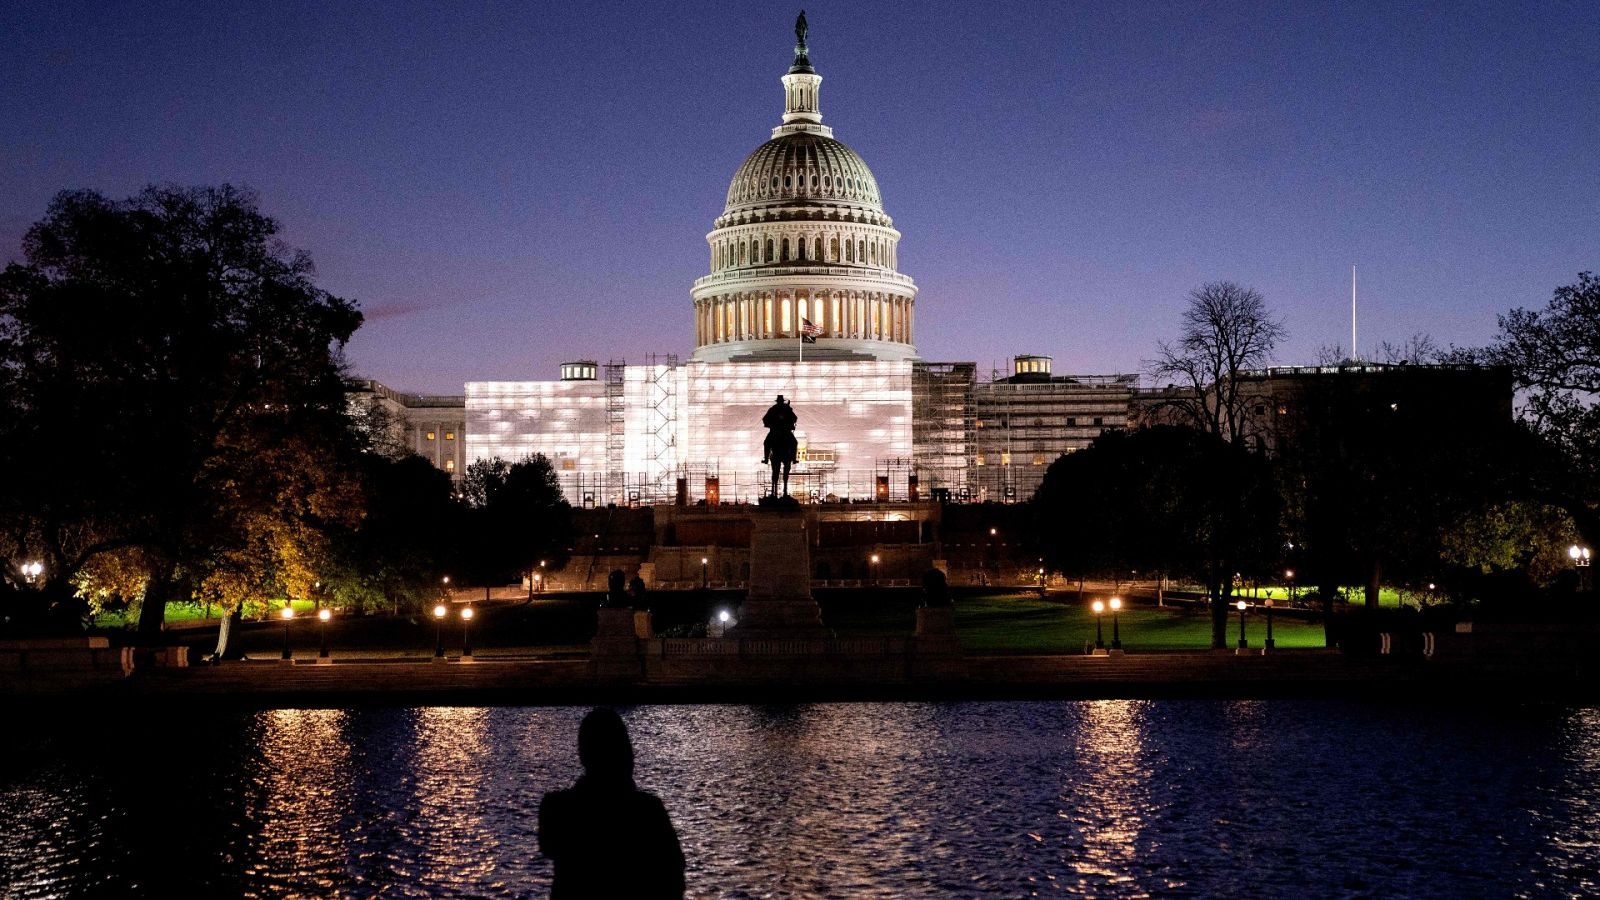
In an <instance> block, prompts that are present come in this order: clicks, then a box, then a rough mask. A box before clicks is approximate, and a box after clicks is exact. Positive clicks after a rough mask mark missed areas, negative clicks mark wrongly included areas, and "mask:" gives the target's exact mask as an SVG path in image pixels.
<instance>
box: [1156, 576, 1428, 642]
mask: <svg viewBox="0 0 1600 900" xmlns="http://www.w3.org/2000/svg"><path fill="white" fill-rule="evenodd" d="M1174 587H1175V588H1178V589H1180V590H1185V591H1192V592H1194V593H1198V594H1203V593H1205V591H1206V589H1205V586H1204V585H1197V584H1185V585H1174ZM1310 590H1312V586H1311V585H1305V584H1301V585H1296V586H1295V596H1296V597H1297V598H1299V599H1300V600H1302V601H1303V600H1305V599H1306V598H1307V592H1308V591H1310ZM1239 595H1240V596H1242V597H1244V598H1245V599H1247V600H1250V601H1251V602H1255V601H1256V600H1265V599H1266V598H1268V597H1271V598H1272V599H1273V600H1275V601H1277V600H1287V599H1289V589H1288V587H1286V586H1284V585H1279V584H1273V585H1265V584H1264V585H1261V586H1259V587H1255V588H1241V589H1239ZM1344 602H1346V603H1348V604H1350V605H1351V606H1362V605H1365V604H1366V602H1367V595H1366V592H1365V591H1364V590H1363V589H1361V588H1346V589H1345V591H1344ZM1378 605H1379V606H1380V607H1383V608H1384V609H1397V608H1398V607H1399V606H1400V592H1399V591H1398V590H1396V589H1395V588H1392V587H1380V588H1378ZM1407 605H1408V606H1413V607H1414V606H1416V605H1417V602H1416V599H1415V598H1413V599H1412V600H1411V602H1410V603H1408V604H1407ZM1272 627H1273V630H1274V631H1276V630H1277V627H1278V626H1277V623H1276V621H1274V623H1273V626H1272ZM1274 636H1276V635H1274Z"/></svg>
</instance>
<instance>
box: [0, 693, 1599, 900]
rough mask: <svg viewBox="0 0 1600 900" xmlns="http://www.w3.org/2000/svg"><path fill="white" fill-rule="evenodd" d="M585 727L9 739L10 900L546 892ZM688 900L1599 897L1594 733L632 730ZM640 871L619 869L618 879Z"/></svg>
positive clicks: (221, 728)
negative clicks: (562, 804) (547, 827)
mask: <svg viewBox="0 0 1600 900" xmlns="http://www.w3.org/2000/svg"><path fill="white" fill-rule="evenodd" d="M583 712H584V710H582V709H571V708H532V709H530V708H503V709H458V708H432V709H372V710H367V709H363V710H349V711H344V710H278V711H270V712H260V713H233V714H216V713H207V714H203V715H195V716H191V717H187V718H171V719H165V720H156V721H151V720H146V719H139V718H133V717H129V718H128V719H126V720H123V721H112V722H103V723H92V724H88V723H82V722H79V723H77V724H72V725H65V724H56V725H45V724H43V723H40V722H38V721H25V722H12V723H10V727H8V728H7V729H6V733H4V734H0V762H3V763H4V769H3V772H0V896H5V897H62V896H81V895H88V894H95V895H108V896H119V897H120V896H143V895H169V896H184V897H189V896H196V897H232V896H271V897H277V896H314V897H331V896H349V897H367V896H380V895H381V896H385V897H520V896H529V895H535V896H537V895H542V894H544V893H546V892H547V890H548V885H549V878H550V868H549V865H548V864H547V863H546V862H544V861H543V860H542V859H541V858H540V857H539V856H538V853H537V849H536V846H537V845H536V833H535V832H536V827H537V826H536V811H537V809H538V804H539V797H540V795H541V794H542V793H543V792H544V791H546V790H551V789H554V788H557V787H562V786H565V785H567V784H569V783H570V782H571V781H572V779H573V778H574V777H575V776H576V774H577V773H578V765H577V760H576V754H575V752H574V747H575V742H576V732H577V724H578V721H579V719H580V718H581V717H582V715H583ZM624 717H625V719H626V720H627V722H628V724H629V726H630V728H631V729H632V731H633V736H634V742H635V745H636V747H637V749H638V755H639V771H638V776H639V782H640V784H641V786H643V787H645V788H647V789H649V790H652V791H654V792H656V793H658V794H660V795H661V797H662V798H663V799H664V800H665V802H666V805H667V808H668V810H669V811H670V812H671V814H672V817H673V821H674V823H675V824H676V826H677V828H678V832H679V835H680V836H681V838H682V842H683V845H684V850H685V851H686V853H687V855H688V857H689V884H690V893H691V895H692V896H701V897H811V896H826V897H960V896H974V895H992V896H1001V897H1025V896H1032V895H1058V894H1064V895H1083V896H1097V897H1111V896H1130V897H1131V896H1205V897H1223V896H1232V897H1239V896H1291V895H1293V896H1298V897H1323V896H1373V897H1479V896H1489V897H1505V896H1549V897H1567V896H1583V895H1590V896H1592V895H1595V894H1596V893H1597V892H1600V843H1597V841H1600V711H1596V710H1586V709H1579V710H1568V709H1558V708H1547V707H1527V708H1518V709H1478V710H1472V709H1449V710H1428V709H1423V708H1418V707H1414V706H1407V705H1399V704H1396V705H1359V704H1353V703H1335V702H1285V701H1266V702H1231V701H1096V702H1037V703H952V704H915V703H893V704H821V705H810V706H794V707H750V706H657V707H638V708H633V709H628V710H624ZM623 864H625V863H623Z"/></svg>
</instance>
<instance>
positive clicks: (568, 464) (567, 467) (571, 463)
mask: <svg viewBox="0 0 1600 900" xmlns="http://www.w3.org/2000/svg"><path fill="white" fill-rule="evenodd" d="M577 468H578V461H577V460H575V459H563V460H562V461H561V471H563V472H571V471H574V470H576V469H577Z"/></svg>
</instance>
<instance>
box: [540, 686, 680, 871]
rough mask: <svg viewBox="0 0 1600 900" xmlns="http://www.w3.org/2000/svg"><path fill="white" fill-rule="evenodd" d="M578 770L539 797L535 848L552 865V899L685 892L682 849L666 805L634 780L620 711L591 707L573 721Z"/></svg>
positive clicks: (629, 743) (631, 746) (629, 748)
mask: <svg viewBox="0 0 1600 900" xmlns="http://www.w3.org/2000/svg"><path fill="white" fill-rule="evenodd" d="M578 759H579V760H580V761H581V762H582V763H583V775H582V777H580V778H579V779H578V783H577V784H574V785H573V786H572V788H571V789H569V790H565V791H552V792H551V793H548V794H545V795H544V800H543V801H541V802H540V804H539V850H540V851H541V852H542V853H544V855H545V856H547V857H549V858H550V861H551V862H552V863H554V864H555V883H554V885H553V886H552V887H551V890H550V898H551V900H580V898H588V897H604V898H612V897H619V898H620V897H628V898H636V897H637V898H651V897H682V896H683V850H682V849H681V848H680V847H679V846H678V834H677V832H675V831H673V829H672V820H671V819H670V818H668V816H667V808H666V807H665V806H662V805H661V801H660V800H659V799H658V798H657V797H656V796H655V795H654V794H649V793H646V792H644V791H641V790H639V789H638V788H637V787H635V786H634V783H633V743H632V742H631V741H629V740H628V727H627V726H626V725H624V724H622V717H620V716H618V715H617V714H616V713H615V712H614V711H612V710H609V709H603V708H602V709H595V710H592V711H590V713H589V714H588V715H587V716H584V717H583V724H582V725H579V726H578Z"/></svg>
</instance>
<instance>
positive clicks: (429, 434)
mask: <svg viewBox="0 0 1600 900" xmlns="http://www.w3.org/2000/svg"><path fill="white" fill-rule="evenodd" d="M437 437H438V435H437V434H434V433H433V432H431V431H430V432H428V440H430V441H431V440H433V439H435V438H437Z"/></svg>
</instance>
